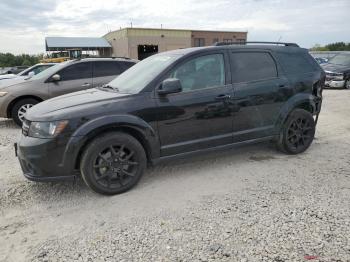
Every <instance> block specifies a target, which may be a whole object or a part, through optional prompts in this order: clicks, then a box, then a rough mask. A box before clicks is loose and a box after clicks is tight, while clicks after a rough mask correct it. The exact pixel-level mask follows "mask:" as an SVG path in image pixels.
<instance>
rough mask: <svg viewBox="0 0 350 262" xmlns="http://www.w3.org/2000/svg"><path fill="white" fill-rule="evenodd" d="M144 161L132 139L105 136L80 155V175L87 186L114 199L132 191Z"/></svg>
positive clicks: (141, 172)
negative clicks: (117, 195) (112, 196)
mask: <svg viewBox="0 0 350 262" xmlns="http://www.w3.org/2000/svg"><path fill="white" fill-rule="evenodd" d="M146 164H147V158H146V154H145V150H144V149H143V147H142V145H141V144H140V143H139V141H137V140H136V139H135V138H134V137H132V136H130V135H128V134H126V133H122V132H113V133H111V132H110V133H105V134H103V135H101V136H99V137H97V138H95V139H94V140H93V141H92V142H91V143H90V144H88V146H87V147H86V149H85V150H84V152H83V155H82V158H81V162H80V172H81V175H82V178H83V180H84V182H85V183H86V185H87V186H88V187H90V188H91V189H92V190H93V191H95V192H97V193H100V194H104V195H115V194H120V193H123V192H125V191H128V190H129V189H131V188H132V187H134V186H135V185H136V184H137V183H138V182H139V180H140V178H141V177H142V175H143V173H144V170H145V168H146Z"/></svg>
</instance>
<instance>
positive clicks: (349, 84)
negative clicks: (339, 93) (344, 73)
mask: <svg viewBox="0 0 350 262" xmlns="http://www.w3.org/2000/svg"><path fill="white" fill-rule="evenodd" d="M344 87H345V89H350V79H348V80H346V82H345V85H344Z"/></svg>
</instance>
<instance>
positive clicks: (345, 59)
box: [328, 54, 350, 66]
mask: <svg viewBox="0 0 350 262" xmlns="http://www.w3.org/2000/svg"><path fill="white" fill-rule="evenodd" d="M328 63H331V64H336V65H345V66H350V54H349V55H336V56H335V57H333V58H331V59H329V61H328Z"/></svg>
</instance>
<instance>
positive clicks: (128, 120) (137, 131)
mask: <svg viewBox="0 0 350 262" xmlns="http://www.w3.org/2000/svg"><path fill="white" fill-rule="evenodd" d="M108 132H124V133H126V134H129V135H131V136H132V137H134V138H135V139H136V140H138V141H139V142H140V144H141V145H142V147H143V148H144V150H145V153H146V156H147V161H148V162H151V160H152V159H154V158H157V157H159V152H160V145H159V140H158V136H156V134H155V131H154V129H153V128H152V127H151V126H150V125H149V124H148V123H146V122H145V121H143V120H142V119H140V118H138V117H135V116H105V117H101V118H99V119H96V120H93V121H90V122H87V123H85V124H84V125H82V126H81V127H80V128H79V129H78V130H77V131H76V132H75V133H74V134H73V135H72V137H71V139H70V141H69V142H68V145H67V148H66V150H65V157H64V161H74V162H73V163H71V165H72V166H73V168H74V169H78V168H79V165H80V160H81V156H82V153H83V152H84V150H85V148H86V147H87V146H88V145H89V143H90V142H91V141H93V140H94V139H95V138H96V137H98V136H100V135H102V134H104V133H108ZM72 154H73V156H74V158H73V159H72ZM63 164H64V163H63Z"/></svg>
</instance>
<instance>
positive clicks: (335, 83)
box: [325, 80, 345, 88]
mask: <svg viewBox="0 0 350 262" xmlns="http://www.w3.org/2000/svg"><path fill="white" fill-rule="evenodd" d="M325 86H326V87H329V88H343V87H344V86H345V80H326V82H325Z"/></svg>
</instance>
